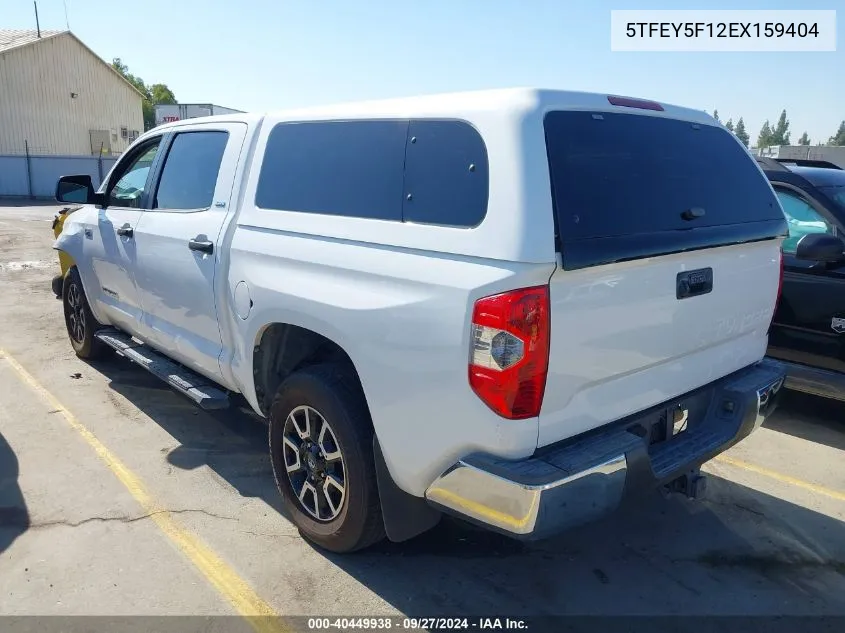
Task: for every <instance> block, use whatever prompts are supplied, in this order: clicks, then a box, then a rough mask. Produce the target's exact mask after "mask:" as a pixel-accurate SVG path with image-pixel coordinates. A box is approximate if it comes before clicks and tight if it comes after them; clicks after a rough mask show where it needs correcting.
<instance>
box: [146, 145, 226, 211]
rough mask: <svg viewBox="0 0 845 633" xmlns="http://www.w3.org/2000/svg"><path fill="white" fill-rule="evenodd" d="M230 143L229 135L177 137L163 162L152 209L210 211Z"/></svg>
mask: <svg viewBox="0 0 845 633" xmlns="http://www.w3.org/2000/svg"><path fill="white" fill-rule="evenodd" d="M228 140H229V133H228V132H217V131H215V132H211V131H209V132H183V133H181V134H177V135H176V138H174V139H173V143H172V144H171V145H170V149H169V150H168V152H167V158H166V159H165V161H164V168H163V169H162V171H161V178H160V180H159V184H158V189H157V190H156V195H155V201H154V203H153V209H207V208H209V207H210V206H211V202H212V199H213V198H214V189H215V187H216V186H217V174H218V173H219V171H220V163H221V162H222V160H223V152H224V151H225V150H226V143H227V141H228Z"/></svg>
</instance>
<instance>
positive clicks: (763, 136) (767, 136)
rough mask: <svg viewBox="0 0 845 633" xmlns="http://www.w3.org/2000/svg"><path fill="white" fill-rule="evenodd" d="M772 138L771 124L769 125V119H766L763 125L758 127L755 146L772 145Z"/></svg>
mask: <svg viewBox="0 0 845 633" xmlns="http://www.w3.org/2000/svg"><path fill="white" fill-rule="evenodd" d="M772 138H773V134H772V126H771V125H769V120H768V119H766V122H765V123H764V124H763V127H762V128H760V133H759V134H758V135H757V147H768V146H769V145H774V143H772Z"/></svg>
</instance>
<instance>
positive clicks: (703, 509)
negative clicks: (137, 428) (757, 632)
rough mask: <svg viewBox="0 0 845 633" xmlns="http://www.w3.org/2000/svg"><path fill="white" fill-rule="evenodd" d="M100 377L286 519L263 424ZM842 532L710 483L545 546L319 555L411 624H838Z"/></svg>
mask: <svg viewBox="0 0 845 633" xmlns="http://www.w3.org/2000/svg"><path fill="white" fill-rule="evenodd" d="M95 368H96V369H98V370H99V371H101V372H102V373H103V374H104V375H106V376H107V377H108V378H110V381H111V382H110V386H111V388H112V389H113V390H114V391H116V392H117V393H119V394H121V395H122V396H124V397H125V398H126V399H127V400H129V401H130V402H132V403H133V404H134V405H135V406H137V407H138V408H139V409H141V410H142V411H143V412H144V413H145V414H146V415H147V416H149V417H150V418H151V419H152V420H153V421H154V422H155V423H156V424H158V425H159V426H160V427H161V428H162V429H164V430H165V431H166V432H167V433H168V434H170V435H171V436H172V437H174V438H175V439H176V440H177V441H178V442H179V446H178V447H176V448H174V449H173V450H171V451H170V452H169V453H167V455H166V459H167V461H168V463H170V464H171V465H173V466H175V467H178V468H183V469H194V468H197V467H200V466H203V465H206V466H208V467H209V468H210V469H211V470H213V471H214V472H215V473H216V474H217V475H219V476H220V477H221V478H222V479H223V480H225V481H226V482H228V484H229V485H231V487H232V488H234V489H235V490H237V491H238V493H239V494H241V495H242V496H244V497H257V498H260V499H262V500H263V501H264V502H265V503H266V504H267V505H268V506H270V507H272V508H274V509H275V510H276V511H277V512H279V513H280V514H282V515H283V516H284V513H283V512H282V508H281V503H280V500H279V494H278V491H277V490H276V487H275V483H274V481H273V476H272V471H271V468H270V463H269V458H268V455H267V429H266V425H265V424H264V423H263V422H262V421H261V420H259V419H258V418H256V417H255V416H254V415H250V414H247V413H244V412H242V411H240V410H238V409H237V408H232V409H228V410H224V411H220V412H203V411H200V410H199V409H197V408H196V407H195V406H194V405H193V403H191V402H190V401H188V400H187V399H185V398H183V397H182V396H180V395H178V394H176V393H174V392H173V391H171V390H170V389H169V388H168V387H166V386H165V385H163V384H162V383H161V382H160V381H159V380H158V379H157V378H155V377H154V376H152V375H150V374H147V373H146V372H145V371H143V370H142V369H139V368H137V367H134V366H133V365H131V364H130V363H128V362H109V363H97V364H95ZM286 518H287V517H286ZM844 533H845V524H843V522H841V521H839V520H837V519H835V518H832V517H829V516H826V515H825V514H822V513H820V512H816V511H814V510H810V509H808V508H804V507H802V506H799V505H795V504H793V503H790V502H788V501H785V500H783V499H779V498H777V497H773V496H770V495H768V494H765V493H762V492H760V491H758V490H755V489H752V488H749V487H746V486H744V485H741V484H739V483H735V482H733V481H729V480H727V479H723V478H720V477H716V476H712V475H711V477H710V486H709V488H708V491H707V500H705V501H703V502H693V501H688V500H686V499H683V498H680V497H677V496H675V497H670V498H664V497H662V496H661V495H658V494H656V493H655V494H652V495H648V496H646V497H644V498H641V499H639V500H632V501H629V502H627V503H626V505H625V506H624V507H623V508H621V509H620V510H619V511H618V512H617V513H615V514H613V515H612V516H610V517H608V518H606V519H604V520H602V521H599V522H596V523H593V524H590V525H587V526H583V527H581V528H578V529H575V530H571V531H569V532H567V533H565V534H562V535H561V536H559V537H557V538H555V539H553V540H548V541H542V542H537V543H523V542H519V541H516V540H513V539H510V538H508V537H505V536H501V535H498V534H495V533H492V532H488V531H485V530H481V529H478V528H475V527H473V526H470V525H468V524H466V523H464V522H462V521H459V520H457V519H453V518H451V517H444V518H443V520H442V521H441V522H440V524H439V525H438V526H437V527H435V528H434V529H433V530H431V531H430V532H428V533H426V534H423V535H421V536H419V537H417V538H416V539H413V540H411V541H408V542H405V543H390V542H386V541H385V542H383V543H380V544H378V545H376V546H374V547H372V548H370V549H368V550H366V551H363V552H359V553H355V554H351V555H346V556H338V555H335V554H331V553H328V552H325V551H322V550H319V549H318V548H316V547H315V548H314V549H315V550H316V551H318V552H319V553H320V555H322V556H324V557H326V558H327V559H328V560H330V561H331V562H332V563H333V564H334V565H336V566H337V567H339V568H341V569H343V570H344V571H345V572H346V573H348V574H349V575H350V576H352V577H353V578H355V579H356V580H357V581H358V582H360V583H362V584H363V585H365V586H367V587H368V588H369V589H370V590H371V591H373V592H375V593H376V594H377V595H378V596H380V597H381V598H382V599H383V600H385V601H386V602H387V603H389V604H390V605H392V606H393V607H395V608H396V609H398V610H399V611H401V612H403V613H405V614H407V615H409V616H416V617H427V616H432V615H442V614H453V615H480V616H486V615H496V614H501V615H512V616H520V615H522V616H527V615H559V614H585V615H589V614H605V615H608V614H610V615H612V614H644V615H650V614H701V615H720V614H744V615H755V614H788V613H791V614H837V615H845V539H843V538H842V534H844ZM285 543H287V541H285ZM359 615H362V614H359ZM685 630H693V628H687V629H685Z"/></svg>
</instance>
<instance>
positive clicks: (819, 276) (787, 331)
mask: <svg viewBox="0 0 845 633" xmlns="http://www.w3.org/2000/svg"><path fill="white" fill-rule="evenodd" d="M757 162H758V164H759V165H760V167H761V168H762V169H763V171H764V172H765V174H766V176H767V177H768V178H769V181H770V182H771V183H772V186H773V187H774V189H775V193H777V196H778V198H779V199H780V203H781V206H782V207H783V210H784V213H785V215H786V220H787V224H788V226H789V237H788V238H786V239H785V240H784V242H783V266H784V275H783V294H782V295H781V300H780V304H779V305H778V308H777V310H776V312H775V318H774V322H773V323H772V328H771V331H770V334H769V350H768V355H769V356H771V357H773V358H777V359H779V360H781V361H784V362H785V363H786V364H787V367H788V369H789V376H788V378H787V386H788V387H790V388H791V389H795V390H797V391H804V392H807V393H812V394H815V395H819V396H825V397H828V398H835V399H837V400H845V241H843V237H845V170H843V169H840V168H839V167H837V166H836V165H834V164H832V163H826V162H822V161H809V160H796V161H788V160H780V161H778V160H773V159H771V158H762V157H758V158H757Z"/></svg>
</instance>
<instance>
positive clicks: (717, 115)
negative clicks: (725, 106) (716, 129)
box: [713, 110, 721, 123]
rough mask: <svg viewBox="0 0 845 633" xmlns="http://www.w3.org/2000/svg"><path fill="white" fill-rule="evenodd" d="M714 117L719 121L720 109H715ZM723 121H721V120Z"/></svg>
mask: <svg viewBox="0 0 845 633" xmlns="http://www.w3.org/2000/svg"><path fill="white" fill-rule="evenodd" d="M713 118H714V119H716V120H717V121H719V111H718V110H713ZM719 122H720V123H721V121H719Z"/></svg>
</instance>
